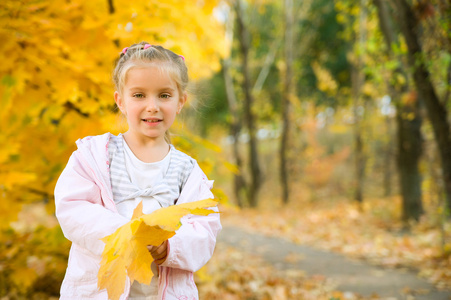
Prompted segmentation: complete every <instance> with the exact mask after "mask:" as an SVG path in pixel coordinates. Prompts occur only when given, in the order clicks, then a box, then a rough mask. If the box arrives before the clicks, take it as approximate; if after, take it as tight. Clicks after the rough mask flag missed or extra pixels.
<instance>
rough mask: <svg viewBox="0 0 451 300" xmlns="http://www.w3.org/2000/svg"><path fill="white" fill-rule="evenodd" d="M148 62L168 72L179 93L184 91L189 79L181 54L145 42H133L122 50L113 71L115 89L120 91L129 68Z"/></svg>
mask: <svg viewBox="0 0 451 300" xmlns="http://www.w3.org/2000/svg"><path fill="white" fill-rule="evenodd" d="M149 64H151V65H154V66H156V67H158V68H160V70H162V71H166V72H168V73H169V75H171V78H172V79H174V81H175V82H176V83H177V87H178V88H179V91H180V92H181V94H183V93H184V92H185V91H186V88H187V86H188V81H189V80H188V68H187V67H186V65H185V59H184V58H183V56H181V55H178V54H175V53H174V52H172V51H171V50H168V49H165V48H163V47H162V46H158V45H150V44H148V43H147V42H141V43H138V44H133V45H131V46H130V47H127V48H124V50H123V51H122V53H121V56H120V57H119V59H118V60H117V62H116V67H115V68H114V71H113V81H114V85H115V87H116V90H117V91H118V92H119V93H122V89H123V87H124V85H125V81H126V79H127V73H128V71H129V70H130V69H132V68H135V67H142V66H147V65H149Z"/></svg>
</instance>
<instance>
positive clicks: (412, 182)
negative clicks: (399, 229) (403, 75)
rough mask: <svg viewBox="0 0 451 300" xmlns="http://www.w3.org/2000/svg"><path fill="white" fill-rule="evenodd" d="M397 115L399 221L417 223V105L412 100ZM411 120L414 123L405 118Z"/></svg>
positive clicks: (419, 207)
mask: <svg viewBox="0 0 451 300" xmlns="http://www.w3.org/2000/svg"><path fill="white" fill-rule="evenodd" d="M412 100H413V101H412V102H411V103H410V104H409V105H403V106H402V107H400V108H401V109H399V110H398V111H397V115H396V121H397V123H398V149H399V152H398V168H399V175H400V176H399V179H400V184H401V194H402V219H403V221H408V220H409V219H412V218H413V219H415V220H417V221H418V220H419V218H420V216H421V214H422V213H423V204H422V199H421V175H420V172H419V169H418V162H419V160H420V157H421V154H422V138H421V123H422V119H421V117H420V112H419V110H420V107H419V106H420V105H419V100H418V99H412ZM409 115H410V116H414V117H413V119H411V118H409V117H406V116H409Z"/></svg>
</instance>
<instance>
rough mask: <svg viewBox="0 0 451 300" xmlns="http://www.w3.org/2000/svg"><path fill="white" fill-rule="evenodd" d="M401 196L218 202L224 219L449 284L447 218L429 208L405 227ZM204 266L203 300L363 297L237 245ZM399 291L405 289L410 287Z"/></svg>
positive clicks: (439, 285) (450, 264)
mask: <svg viewBox="0 0 451 300" xmlns="http://www.w3.org/2000/svg"><path fill="white" fill-rule="evenodd" d="M399 201H400V200H399V199H398V198H390V199H372V200H368V201H367V202H366V203H365V204H364V205H361V206H356V205H355V204H353V203H350V202H349V201H335V202H334V203H333V205H331V203H330V202H329V203H325V202H321V203H320V202H303V203H298V204H291V205H288V206H286V207H283V208H275V207H267V208H261V209H258V210H254V209H243V210H237V209H234V208H223V210H222V222H223V224H225V225H233V226H240V227H243V228H245V229H246V230H251V231H256V232H258V233H264V234H266V235H270V236H278V237H285V238H288V239H289V240H291V241H293V242H295V243H299V244H304V245H309V246H313V247H317V248H320V249H323V250H328V251H333V252H338V253H342V254H345V255H346V256H349V257H353V258H359V259H363V260H365V261H367V262H369V263H371V264H375V265H380V266H383V267H387V268H401V269H408V270H412V271H414V272H416V273H417V274H418V275H419V276H420V277H423V278H425V279H427V280H428V281H430V282H431V283H433V284H434V285H435V286H436V287H437V288H438V289H441V290H448V289H450V290H451V255H450V243H451V224H450V222H449V221H444V220H443V219H438V215H437V214H434V213H430V212H429V213H427V214H426V215H425V216H424V218H423V219H422V220H421V221H420V222H418V223H411V224H410V228H409V229H407V228H406V226H405V224H403V223H402V222H400V221H399V220H400V218H399V214H400V213H399V210H398V209H397V207H399ZM204 272H205V273H206V274H207V275H204V277H205V276H209V277H207V278H209V280H204V282H205V283H202V281H201V284H200V286H201V292H202V294H203V295H205V296H206V297H204V299H363V298H361V297H359V296H358V295H349V294H347V295H342V294H341V293H340V292H337V291H334V283H333V282H328V281H327V279H326V278H308V277H306V276H305V274H303V273H302V271H301V270H284V271H277V270H275V269H272V268H271V267H270V266H268V265H265V264H264V263H263V262H262V261H261V260H259V258H258V257H252V258H249V257H246V258H243V257H242V254H241V253H240V252H238V251H237V250H236V249H222V248H221V247H218V251H217V252H216V253H215V256H214V258H213V259H212V261H211V262H210V263H209V264H208V265H207V270H204ZM257 274H259V275H257ZM204 279H205V278H204ZM405 292H406V296H407V295H408V294H409V292H410V291H407V290H406V291H405ZM425 292H427V291H425ZM220 295H228V297H229V298H224V297H223V298H221V297H220ZM215 297H216V298H215ZM373 299H378V298H377V296H375V298H373ZM412 299H414V298H412Z"/></svg>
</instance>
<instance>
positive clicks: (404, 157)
mask: <svg viewBox="0 0 451 300" xmlns="http://www.w3.org/2000/svg"><path fill="white" fill-rule="evenodd" d="M374 4H375V5H376V7H377V9H378V17H379V26H380V28H381V31H382V34H383V36H384V39H385V41H386V44H387V56H388V57H389V58H391V59H394V58H395V57H394V53H393V52H392V50H391V49H392V45H393V44H395V43H397V38H396V35H395V33H396V31H395V29H394V26H393V23H392V18H391V16H390V12H389V10H388V7H387V4H386V2H384V1H383V0H374ZM398 76H402V77H404V78H406V79H407V76H406V74H405V72H404V70H403V69H402V67H398V68H397V69H395V70H394V71H393V73H392V78H393V79H394V78H396V77H398ZM391 82H395V80H391ZM408 89H409V88H408V84H407V80H406V83H405V84H402V85H400V84H398V86H394V85H393V84H391V85H390V86H389V91H390V96H391V97H392V99H394V101H395V102H396V124H397V135H398V143H397V146H398V154H397V166H398V172H399V182H400V191H401V196H402V219H403V220H404V221H408V220H409V219H415V220H418V219H419V217H420V215H421V214H422V213H423V203H422V192H421V175H420V172H419V167H418V166H419V161H420V158H421V155H422V136H421V123H422V118H421V115H420V102H419V99H418V98H417V97H416V96H414V95H413V94H412V93H411V94H410V98H409V101H403V102H401V101H400V98H401V95H402V94H406V93H407V92H408ZM411 116H413V117H411Z"/></svg>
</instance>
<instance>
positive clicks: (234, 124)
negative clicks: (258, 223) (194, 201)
mask: <svg viewBox="0 0 451 300" xmlns="http://www.w3.org/2000/svg"><path fill="white" fill-rule="evenodd" d="M233 23H234V18H233V12H232V11H229V16H228V19H227V23H226V41H227V43H228V45H229V47H230V49H229V50H230V53H231V52H232V49H231V47H232V43H233ZM230 65H231V60H230V56H227V57H225V58H224V60H223V64H222V73H223V76H224V84H225V92H226V98H227V104H228V106H229V111H230V117H231V121H230V132H231V134H232V136H233V139H234V141H233V143H232V153H233V156H234V159H235V164H236V166H237V169H238V173H237V174H234V180H233V184H234V186H233V189H234V194H235V198H236V201H237V204H238V206H240V207H243V206H244V201H243V197H242V193H243V191H245V190H246V181H245V179H244V176H243V172H242V170H243V159H242V158H241V154H240V151H239V136H240V133H241V128H242V124H241V119H240V118H239V116H238V115H239V114H238V104H237V100H236V95H235V89H234V87H233V80H232V76H231V74H230Z"/></svg>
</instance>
